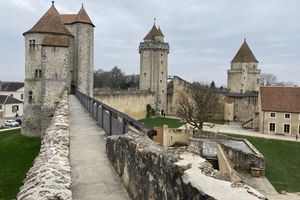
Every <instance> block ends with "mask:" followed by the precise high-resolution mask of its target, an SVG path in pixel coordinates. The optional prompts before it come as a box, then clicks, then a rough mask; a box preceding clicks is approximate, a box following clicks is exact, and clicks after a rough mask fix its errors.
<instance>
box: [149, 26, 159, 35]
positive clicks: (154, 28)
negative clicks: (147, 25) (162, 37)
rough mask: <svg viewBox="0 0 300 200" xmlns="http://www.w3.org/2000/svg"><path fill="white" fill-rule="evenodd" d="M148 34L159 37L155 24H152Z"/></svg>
mask: <svg viewBox="0 0 300 200" xmlns="http://www.w3.org/2000/svg"><path fill="white" fill-rule="evenodd" d="M150 34H151V35H152V36H159V34H160V33H159V31H158V29H157V28H156V26H155V23H154V24H153V26H152V28H151V30H150Z"/></svg>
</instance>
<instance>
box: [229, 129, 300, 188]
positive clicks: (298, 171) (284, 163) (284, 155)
mask: <svg viewBox="0 0 300 200" xmlns="http://www.w3.org/2000/svg"><path fill="white" fill-rule="evenodd" d="M231 136H233V137H241V138H246V139H248V140H249V141H250V142H251V143H252V144H253V145H254V146H255V148H257V149H258V150H259V151H260V152H261V153H262V154H263V155H264V157H265V161H266V177H267V178H268V179H269V181H270V182H271V183H272V185H273V186H274V187H275V189H276V190H277V191H278V192H280V191H283V190H284V191H287V192H300V143H296V142H290V141H281V140H273V139H264V138H257V137H250V136H237V135H231Z"/></svg>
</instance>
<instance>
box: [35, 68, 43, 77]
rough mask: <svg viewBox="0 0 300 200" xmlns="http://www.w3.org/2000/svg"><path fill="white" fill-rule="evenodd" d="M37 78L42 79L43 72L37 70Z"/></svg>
mask: <svg viewBox="0 0 300 200" xmlns="http://www.w3.org/2000/svg"><path fill="white" fill-rule="evenodd" d="M34 77H35V78H42V70H40V69H36V70H35V73H34Z"/></svg>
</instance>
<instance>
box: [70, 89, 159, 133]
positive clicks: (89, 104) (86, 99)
mask: <svg viewBox="0 0 300 200" xmlns="http://www.w3.org/2000/svg"><path fill="white" fill-rule="evenodd" d="M75 96H76V97H77V98H78V99H79V101H80V102H81V104H82V105H84V106H85V108H86V109H87V111H88V112H89V113H91V114H92V116H93V118H94V119H95V120H96V121H97V122H98V108H99V107H101V109H102V114H103V112H106V111H108V112H109V114H110V126H111V120H112V119H111V117H115V118H117V119H120V123H122V125H123V131H122V134H125V132H126V126H127V127H130V126H131V127H133V128H135V129H137V130H138V131H140V132H142V133H144V134H147V136H148V137H149V138H152V137H153V136H154V135H157V132H156V130H154V129H150V128H148V127H146V126H145V125H144V124H143V123H142V122H140V121H137V120H135V119H133V118H132V117H129V116H128V115H126V114H124V113H122V112H120V111H118V110H116V109H114V108H112V107H110V106H108V105H106V104H104V103H102V102H100V101H98V100H96V99H94V98H92V97H90V96H88V95H86V94H84V93H82V92H80V91H78V90H76V91H75ZM95 105H97V107H96V108H97V109H96V112H97V113H96V115H95V113H94V106H95ZM102 120H103V117H102ZM101 124H102V126H103V121H102V123H101ZM107 134H109V135H112V128H110V130H109V132H108V133H107Z"/></svg>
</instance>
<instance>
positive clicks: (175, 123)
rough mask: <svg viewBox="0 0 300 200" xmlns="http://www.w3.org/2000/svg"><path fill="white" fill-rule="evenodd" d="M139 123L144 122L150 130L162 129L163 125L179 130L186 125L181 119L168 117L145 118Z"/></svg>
mask: <svg viewBox="0 0 300 200" xmlns="http://www.w3.org/2000/svg"><path fill="white" fill-rule="evenodd" d="M139 121H141V122H143V123H144V124H145V125H146V126H148V127H149V128H153V127H162V126H163V125H168V127H169V128H178V127H180V126H181V125H183V124H184V123H183V122H181V121H180V120H179V119H173V118H167V117H155V118H145V119H141V120H139Z"/></svg>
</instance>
